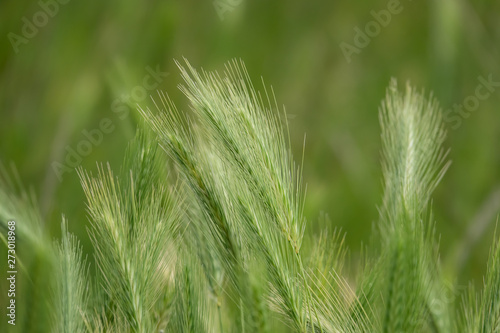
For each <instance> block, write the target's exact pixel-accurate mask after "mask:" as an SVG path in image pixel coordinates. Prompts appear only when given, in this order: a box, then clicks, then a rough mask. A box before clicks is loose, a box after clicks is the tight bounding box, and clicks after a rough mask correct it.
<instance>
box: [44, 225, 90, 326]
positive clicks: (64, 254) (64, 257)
mask: <svg viewBox="0 0 500 333" xmlns="http://www.w3.org/2000/svg"><path fill="white" fill-rule="evenodd" d="M61 229H62V239H61V243H60V244H57V245H56V258H57V263H56V265H55V273H56V274H55V278H56V288H55V309H54V313H53V318H54V321H55V325H54V332H60V333H65V332H75V333H79V332H86V331H87V329H86V325H85V321H86V320H87V318H88V316H87V314H88V301H89V298H90V290H89V282H88V279H89V276H88V266H87V261H86V260H85V259H84V258H83V254H82V248H81V246H80V244H79V242H78V240H77V238H76V237H75V236H73V235H71V234H70V233H69V232H68V230H67V221H66V220H65V219H64V218H63V222H62V224H61Z"/></svg>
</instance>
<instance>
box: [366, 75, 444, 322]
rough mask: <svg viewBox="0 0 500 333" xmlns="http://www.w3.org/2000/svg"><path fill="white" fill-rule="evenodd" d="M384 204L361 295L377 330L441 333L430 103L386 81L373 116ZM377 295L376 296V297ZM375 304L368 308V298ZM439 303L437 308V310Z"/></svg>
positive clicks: (438, 160)
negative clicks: (377, 250) (375, 258)
mask: <svg viewBox="0 0 500 333" xmlns="http://www.w3.org/2000/svg"><path fill="white" fill-rule="evenodd" d="M380 123H381V128H382V146H383V149H382V156H383V162H382V170H383V177H384V185H385V187H384V200H383V204H382V207H381V208H380V237H381V240H382V248H381V257H380V260H379V262H378V263H377V265H376V268H375V269H374V270H373V271H372V273H371V275H370V276H369V278H368V280H367V281H365V282H364V284H363V285H364V287H365V288H366V289H365V290H363V291H362V292H363V293H364V294H365V295H367V297H369V298H372V303H374V304H377V306H376V309H377V310H376V311H379V312H378V313H379V315H378V316H377V318H375V322H377V323H378V324H377V325H378V326H379V329H380V330H381V331H382V332H402V331H404V332H421V331H427V330H429V329H431V328H432V329H436V330H438V331H441V330H444V331H446V330H447V329H448V328H449V326H450V320H449V317H448V315H449V314H448V310H447V309H448V308H449V305H450V304H447V302H446V300H445V299H444V298H443V292H444V284H443V281H442V278H441V277H440V274H439V271H438V269H437V266H438V265H437V255H436V253H435V250H436V244H435V242H434V240H433V239H434V237H433V236H434V234H433V221H432V215H431V214H430V213H429V210H430V208H429V202H430V196H431V193H432V191H433V190H434V188H435V187H436V185H437V184H438V182H439V180H440V179H441V177H442V176H443V175H444V172H445V171H446V169H447V167H448V165H449V163H445V159H446V155H447V154H446V153H445V152H444V150H443V148H442V144H443V142H444V139H445V130H444V127H443V123H442V120H441V114H440V110H439V107H438V104H437V102H436V101H435V100H434V99H433V98H432V96H431V97H430V98H429V99H427V98H426V97H425V96H424V95H423V94H421V93H418V92H417V91H415V90H414V89H413V88H411V87H410V86H409V85H407V87H406V91H405V93H404V94H403V93H400V92H399V91H398V89H397V84H396V81H395V80H393V81H392V82H391V85H390V87H389V89H388V91H387V97H386V99H385V101H384V102H383V103H382V108H381V110H380ZM377 290H381V292H382V294H381V297H380V298H379V297H378V296H377V295H374V294H376V291H377ZM377 298H378V299H379V300H378V301H377V302H373V300H374V299H377ZM437 305H439V306H437Z"/></svg>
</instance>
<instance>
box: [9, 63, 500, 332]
mask: <svg viewBox="0 0 500 333" xmlns="http://www.w3.org/2000/svg"><path fill="white" fill-rule="evenodd" d="M178 66H179V68H180V70H181V74H182V77H183V79H184V85H181V86H180V90H181V91H182V92H183V93H184V94H185V96H186V97H187V99H188V100H189V102H190V106H191V112H179V111H178V110H177V109H176V107H175V106H174V104H173V103H172V102H171V100H170V99H169V97H168V96H167V95H165V94H163V93H159V94H158V96H157V97H155V96H153V100H154V103H153V104H154V105H155V108H154V109H153V110H151V109H150V108H147V107H144V108H142V109H141V110H140V114H141V115H142V117H143V119H144V123H143V125H144V126H142V127H143V128H141V129H140V130H138V133H137V135H136V137H135V139H134V140H133V141H132V143H131V144H130V145H129V148H128V151H127V153H126V157H125V160H124V162H123V167H122V169H121V170H120V171H119V172H116V173H115V172H113V171H112V170H111V167H110V166H109V165H106V166H104V165H98V167H97V169H98V171H97V174H96V175H93V174H92V173H91V172H87V171H84V170H83V169H79V176H80V179H81V183H82V187H83V190H84V192H85V195H86V199H87V207H88V216H89V219H90V224H89V229H88V231H89V235H90V238H91V240H92V244H93V249H94V250H93V259H92V260H88V259H85V258H84V256H83V254H82V249H81V247H80V245H79V243H78V241H77V240H76V239H75V237H74V236H72V235H70V234H69V233H68V231H67V222H66V221H65V219H63V222H62V231H63V232H62V237H61V240H60V241H57V242H56V244H54V243H53V242H51V241H50V240H49V239H48V237H47V236H46V235H45V233H44V232H43V231H42V223H43V222H42V218H40V214H39V213H38V211H37V208H36V203H34V200H32V199H30V196H29V195H28V194H26V193H25V192H23V191H22V190H20V189H16V188H17V187H18V186H16V185H15V184H11V182H10V181H9V177H7V172H2V175H3V176H2V178H1V180H2V182H1V183H0V198H1V199H2V200H1V201H0V221H1V223H2V228H3V227H5V228H3V229H6V227H7V225H6V223H7V221H8V220H11V219H14V220H16V222H17V225H18V241H19V242H20V243H21V242H22V243H25V244H29V245H30V246H29V247H23V251H22V252H20V253H19V255H18V258H19V261H20V262H21V263H22V265H23V267H24V269H23V270H24V274H23V275H22V276H23V277H24V278H25V279H26V281H20V283H24V284H22V285H21V286H23V285H24V286H25V288H31V289H32V290H33V291H34V292H33V293H30V294H28V291H26V290H21V291H20V292H19V295H21V296H20V297H26V298H27V297H28V295H29V300H28V299H26V300H24V299H21V298H19V304H22V306H24V307H26V308H29V309H30V311H29V315H28V313H27V312H22V311H20V313H19V316H20V318H22V316H26V317H25V318H28V316H29V318H30V320H29V321H26V320H24V321H20V323H22V325H30V324H29V323H27V322H31V325H33V327H21V328H19V331H20V332H23V331H25V332H36V331H40V332H45V331H54V330H55V331H57V332H160V331H166V332H277V331H278V332H279V331H283V332H286V331H297V332H471V333H473V332H500V296H499V295H500V294H499V290H500V279H499V277H500V247H499V246H497V243H496V242H495V245H494V247H493V249H492V250H491V255H490V260H489V265H488V271H487V274H486V277H485V279H484V286H483V287H482V290H481V291H480V292H479V293H476V292H475V291H474V288H473V287H472V286H471V287H470V288H469V290H467V291H466V292H465V293H464V292H463V291H461V290H458V288H457V286H456V284H455V281H454V280H450V279H449V278H447V277H445V276H444V274H443V272H442V267H441V262H440V260H439V254H438V253H439V251H438V242H437V239H436V238H437V236H436V233H435V226H434V218H433V215H432V205H431V194H432V192H433V191H434V189H435V188H436V186H437V184H438V183H439V181H440V180H441V178H442V177H443V175H444V173H445V171H446V170H447V168H448V167H449V163H448V162H447V153H446V151H447V150H445V149H444V148H443V143H444V139H445V130H444V125H443V120H442V115H441V111H440V109H439V107H438V105H437V102H436V101H435V100H434V99H433V98H432V97H426V96H425V94H424V93H420V92H418V91H415V90H414V89H412V88H411V87H409V86H407V87H406V91H405V92H404V93H403V92H400V91H399V90H398V87H397V84H396V82H395V81H393V82H391V84H390V86H389V88H388V90H387V97H386V99H385V101H384V102H383V104H382V107H381V109H380V124H381V129H382V170H383V184H384V196H383V199H382V200H381V201H382V203H381V205H380V207H379V213H380V214H379V220H378V221H377V222H376V225H375V228H374V230H373V237H372V241H371V242H370V244H368V246H367V247H366V251H365V253H364V256H363V260H362V264H361V265H360V268H359V269H353V270H352V271H349V270H346V269H344V264H345V262H346V259H345V258H346V254H347V253H348V249H346V246H345V243H344V238H343V234H342V233H341V232H339V231H338V230H334V231H332V229H334V227H335V225H334V224H333V225H332V223H331V222H329V221H328V219H327V218H325V221H323V222H322V223H321V224H322V225H323V226H327V225H329V229H327V230H324V231H323V232H321V233H318V234H317V235H315V234H314V233H313V232H311V233H309V234H311V235H312V236H311V238H312V240H309V241H308V242H306V236H305V235H306V233H305V231H306V228H308V223H307V221H306V218H305V216H304V213H303V207H304V192H305V191H304V188H303V186H302V176H301V175H302V173H301V169H302V166H301V165H298V164H296V163H295V162H294V160H293V158H292V153H291V148H290V139H289V137H288V130H287V120H286V118H287V117H286V113H285V112H282V111H280V108H279V107H278V106H277V103H276V101H275V100H274V95H273V94H272V92H270V91H268V90H266V89H265V88H264V90H263V91H262V92H259V91H256V90H255V89H254V88H253V85H252V83H251V81H250V78H249V75H248V73H247V71H246V69H245V67H244V65H243V64H242V63H240V62H238V61H233V62H231V63H229V64H228V65H227V66H226V70H225V72H224V73H223V74H219V73H217V72H205V71H197V70H195V69H194V68H193V67H191V66H190V65H189V63H187V62H186V65H181V64H178ZM373 204H374V205H375V203H373ZM89 262H90V263H91V266H92V265H94V263H95V267H93V268H92V267H90V269H91V270H92V271H95V272H96V273H95V274H91V273H90V272H89ZM352 272H354V273H355V274H356V275H355V278H353V277H352V276H351V275H352ZM47 285H50V286H51V288H46V286H47ZM461 295H463V296H464V297H463V299H462V296H461ZM44 318H47V319H46V322H45V321H44V320H43V319H44ZM2 325H3V324H2ZM49 327H52V328H49Z"/></svg>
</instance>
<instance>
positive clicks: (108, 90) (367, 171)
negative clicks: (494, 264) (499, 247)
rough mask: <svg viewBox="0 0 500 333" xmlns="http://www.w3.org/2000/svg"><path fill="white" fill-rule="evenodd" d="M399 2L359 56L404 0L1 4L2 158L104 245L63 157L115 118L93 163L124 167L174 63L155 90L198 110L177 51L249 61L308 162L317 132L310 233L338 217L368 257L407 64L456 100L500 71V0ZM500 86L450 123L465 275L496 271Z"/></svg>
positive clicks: (445, 242) (455, 235)
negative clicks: (57, 168) (185, 88)
mask: <svg viewBox="0 0 500 333" xmlns="http://www.w3.org/2000/svg"><path fill="white" fill-rule="evenodd" d="M54 3H55V4H57V6H55V5H54ZM391 3H392V4H391ZM396 3H399V4H398V13H395V14H392V15H391V19H390V22H388V24H385V26H381V25H379V26H380V31H378V32H377V33H373V32H372V35H373V36H372V37H369V39H370V40H369V43H368V45H366V46H364V47H362V48H359V50H358V51H359V52H358V53H353V54H352V55H351V57H350V58H349V59H347V58H346V56H345V54H344V53H343V51H342V48H341V46H340V45H341V44H342V43H347V44H350V45H352V46H355V35H356V30H355V29H356V28H359V29H361V30H362V31H364V30H365V28H366V25H367V24H369V22H371V21H374V20H375V19H374V16H373V13H372V11H375V12H377V13H379V12H380V11H381V10H387V9H388V8H389V7H390V6H392V5H395V3H394V0H391V1H387V0H383V1H347V0H342V1H326V0H323V1H319V0H313V1H284V0H278V1H262V0H216V1H213V0H205V1H200V0H197V1H195V0H183V1H168V0H162V1H157V0H145V1H141V2H139V1H127V2H124V1H116V0H109V1H94V2H89V1H85V2H84V1H76V0H65V1H62V0H61V1H60V2H58V1H55V0H54V1H50V0H42V1H41V2H38V1H1V2H0V27H1V28H0V37H1V38H0V45H1V46H0V160H1V162H2V163H3V164H9V163H13V164H14V165H15V166H16V168H17V170H18V171H19V175H20V178H21V179H22V181H23V183H24V184H26V185H27V186H31V187H32V188H33V190H34V192H35V193H36V196H37V198H38V202H39V205H40V209H41V211H42V213H43V215H44V217H45V221H46V222H45V223H46V224H45V228H46V229H47V232H48V233H50V234H51V235H52V236H53V237H54V238H56V237H58V236H59V235H60V222H61V214H64V215H65V216H66V217H67V218H68V220H69V228H70V230H71V231H72V232H74V233H75V234H77V235H78V236H79V237H80V239H81V240H82V243H83V245H84V247H85V249H86V251H88V252H90V251H91V247H90V245H89V240H88V236H87V232H86V226H87V225H88V220H87V217H86V212H85V208H86V207H85V201H84V196H83V191H82V190H81V188H80V184H79V179H78V176H77V173H76V172H75V171H71V172H65V173H64V174H63V175H62V180H60V179H59V177H58V176H57V174H56V173H55V172H54V163H55V162H56V163H64V161H65V158H66V157H67V155H68V151H69V150H71V149H77V147H78V145H79V144H80V143H81V142H82V140H86V137H85V135H84V134H83V133H84V131H92V130H94V129H98V128H99V126H100V123H101V121H102V119H106V118H107V119H110V120H111V122H112V127H113V130H112V131H111V132H110V133H104V135H103V139H102V142H100V143H99V144H97V145H92V148H91V152H90V153H89V154H88V155H87V156H83V158H82V161H81V162H80V163H78V164H79V165H81V166H82V167H84V168H87V169H91V170H92V169H95V165H96V161H98V162H107V161H109V162H110V164H111V165H112V166H113V167H114V168H115V169H118V168H119V165H120V161H121V160H122V158H123V154H124V151H125V148H126V145H127V143H128V141H129V140H130V139H131V138H132V136H133V135H134V132H135V128H136V127H137V123H138V121H139V116H138V114H137V112H136V111H135V108H136V104H140V105H142V106H147V105H148V104H150V102H149V98H145V97H144V96H143V95H142V94H140V92H144V91H145V90H146V89H142V90H141V87H143V80H144V78H145V76H146V75H148V73H149V72H148V71H150V70H159V71H161V72H163V73H167V72H168V75H165V74H162V75H161V76H160V77H159V78H160V80H159V82H158V86H157V87H156V88H155V89H153V90H148V91H147V92H148V94H149V93H154V90H156V89H161V90H164V91H167V92H168V93H169V95H170V96H171V98H172V99H173V101H174V102H175V103H176V104H177V106H178V107H179V108H180V109H187V108H188V105H187V103H186V99H185V98H184V97H183V96H182V94H181V93H180V91H179V90H178V88H177V85H178V84H179V83H180V77H179V71H178V69H177V68H176V65H175V63H174V59H178V60H182V57H186V58H187V59H188V60H189V61H190V62H191V63H192V64H193V65H194V66H195V67H203V68H204V69H207V70H223V68H224V63H225V62H226V61H228V60H231V59H233V58H238V59H242V60H243V61H244V62H245V63H246V66H247V68H248V70H249V72H250V75H251V77H252V79H253V80H254V82H255V83H256V86H257V88H259V87H261V84H260V82H261V77H262V78H264V81H265V82H266V84H267V85H271V86H272V87H273V89H274V92H275V94H276V98H277V100H278V103H279V104H284V105H285V106H286V110H287V113H288V118H289V124H290V134H291V141H292V145H293V151H294V153H295V157H296V159H297V160H300V159H301V155H302V146H303V142H304V136H305V135H306V136H307V139H306V145H305V155H304V181H305V182H306V183H307V200H306V206H305V214H306V216H307V219H308V222H309V224H308V232H310V233H313V232H316V231H318V229H319V227H320V225H319V223H318V222H317V221H318V218H319V216H320V215H321V213H326V214H328V215H329V217H330V219H331V225H332V227H331V228H335V227H339V228H342V230H343V231H344V232H345V233H346V241H347V244H348V245H349V247H350V249H351V252H352V255H351V259H352V260H353V261H355V260H356V258H357V257H358V254H359V252H360V250H361V248H362V244H366V243H367V242H368V241H369V239H370V235H371V234H372V230H373V224H374V223H376V221H377V219H378V213H377V205H378V204H380V202H381V195H382V182H381V167H380V148H381V143H380V128H379V123H378V115H377V113H378V108H379V105H380V101H381V100H382V98H383V97H384V94H385V89H386V87H387V85H388V83H389V81H390V79H391V77H395V78H397V79H398V81H399V82H400V85H402V84H404V83H405V82H406V81H410V82H411V83H412V84H413V85H415V86H417V87H419V88H422V89H424V88H425V90H426V91H433V92H434V94H435V96H436V97H437V98H438V100H439V101H440V103H441V105H442V107H443V108H444V109H449V108H451V107H452V106H453V105H454V104H462V103H464V101H465V100H466V99H467V97H469V96H474V94H475V91H476V88H477V87H478V85H479V84H480V80H479V79H478V77H480V76H481V77H483V78H485V79H488V77H490V79H491V80H493V81H495V82H500V64H499V59H500V53H499V46H500V2H499V1H497V0H477V1H472V0H469V1H468V0H418V1H409V0H402V1H400V2H398V1H396ZM399 9H400V10H399ZM40 12H41V13H42V14H40ZM43 13H46V14H45V16H44V14H43ZM47 13H48V14H47ZM44 17H45V18H46V19H44ZM34 23H37V24H38V25H39V26H36V25H34V26H31V27H30V24H34ZM33 28H34V29H33ZM342 45H346V44H342ZM143 88H144V87H143ZM492 90H493V91H491V92H490V94H489V96H488V98H486V99H484V100H480V103H479V105H478V106H477V107H476V108H475V110H474V111H473V112H470V114H469V115H468V117H467V118H460V121H459V123H460V124H459V125H457V124H458V121H456V122H450V123H448V124H447V125H448V130H449V134H448V140H447V146H449V147H451V152H450V155H449V156H450V158H451V160H453V164H452V166H451V169H450V170H449V172H448V173H447V174H446V176H445V177H444V179H443V181H442V183H441V184H440V186H439V187H438V189H437V191H436V193H435V195H434V202H433V208H434V212H435V215H434V218H435V220H436V226H437V233H438V235H440V247H441V259H442V261H443V263H444V267H445V269H446V272H447V273H448V274H450V276H452V275H454V274H458V276H459V280H458V283H460V284H466V283H468V281H469V280H470V279H473V280H474V281H475V283H478V284H479V283H481V276H482V274H483V273H484V270H485V266H486V258H487V254H488V249H489V247H490V245H491V242H492V240H493V231H494V230H495V222H496V219H497V214H498V212H499V211H500V145H499V144H500V109H499V107H498V105H500V87H496V88H494V89H492ZM469 100H470V98H469ZM450 115H454V116H456V114H450Z"/></svg>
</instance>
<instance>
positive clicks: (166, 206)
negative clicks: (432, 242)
mask: <svg viewBox="0 0 500 333" xmlns="http://www.w3.org/2000/svg"><path fill="white" fill-rule="evenodd" d="M156 151H157V143H155V142H150V141H148V140H147V138H145V137H144V136H143V135H142V134H140V133H139V134H138V136H137V137H136V139H135V141H133V143H132V144H131V146H130V152H129V153H128V154H127V156H128V157H127V158H129V159H131V160H126V161H125V162H124V165H126V166H127V167H126V169H125V170H124V172H122V176H121V177H115V176H114V174H113V172H112V171H111V169H110V167H109V165H108V167H107V168H105V167H103V166H99V167H98V175H97V176H96V177H93V176H92V175H90V174H88V173H85V172H83V171H81V170H80V177H81V181H82V186H83V189H84V192H85V194H86V197H87V200H88V211H89V215H90V218H91V220H92V225H91V229H90V236H91V239H92V242H93V245H94V248H95V250H96V251H95V253H96V262H97V265H98V268H99V270H100V274H101V276H102V280H101V283H102V286H103V287H104V289H105V290H106V292H107V294H108V295H109V298H110V300H112V304H110V306H109V307H110V308H111V311H112V313H111V314H110V316H111V318H116V319H115V320H117V322H126V323H127V326H128V327H129V328H130V331H132V332H152V331H154V329H155V327H156V326H157V324H158V323H156V322H155V320H154V311H153V310H154V309H155V305H156V304H157V302H158V300H159V297H160V296H161V295H163V293H164V292H165V288H166V283H167V281H168V278H167V277H168V276H169V270H170V269H172V263H173V260H174V259H175V258H174V255H173V254H172V253H170V252H168V251H167V250H168V246H169V244H170V242H171V241H172V235H174V234H175V225H176V223H175V221H176V220H177V218H178V215H179V202H177V201H176V200H175V197H174V196H173V194H172V193H170V190H169V188H168V187H167V184H166V181H167V180H166V179H162V178H161V177H160V176H159V175H161V174H162V170H160V169H161V168H163V167H164V165H162V163H161V162H158V161H157V160H156V159H157V158H161V156H158V155H157V154H156ZM145 170H147V172H144V171H145Z"/></svg>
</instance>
